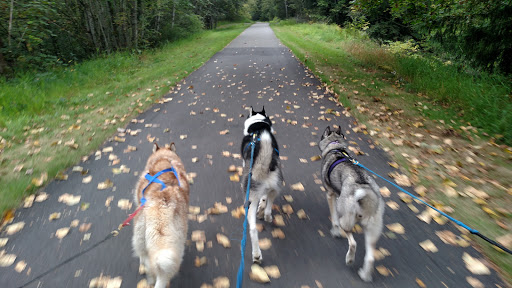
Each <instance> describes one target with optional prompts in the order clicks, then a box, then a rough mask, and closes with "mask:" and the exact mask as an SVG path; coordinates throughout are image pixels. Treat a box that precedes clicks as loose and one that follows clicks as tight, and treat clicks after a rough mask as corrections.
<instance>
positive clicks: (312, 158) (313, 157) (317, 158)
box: [309, 155, 322, 162]
mask: <svg viewBox="0 0 512 288" xmlns="http://www.w3.org/2000/svg"><path fill="white" fill-rule="evenodd" d="M321 159H322V156H320V155H315V156H312V157H311V158H309V160H311V162H315V161H318V160H321Z"/></svg>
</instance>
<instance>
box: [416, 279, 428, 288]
mask: <svg viewBox="0 0 512 288" xmlns="http://www.w3.org/2000/svg"><path fill="white" fill-rule="evenodd" d="M416 284H418V286H420V287H421V288H427V285H425V283H423V281H421V279H419V278H416Z"/></svg>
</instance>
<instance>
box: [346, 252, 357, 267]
mask: <svg viewBox="0 0 512 288" xmlns="http://www.w3.org/2000/svg"><path fill="white" fill-rule="evenodd" d="M355 256H356V253H350V251H349V252H347V256H346V257H345V264H347V265H352V264H354V259H355V258H356V257H355Z"/></svg>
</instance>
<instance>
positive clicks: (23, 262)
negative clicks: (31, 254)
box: [14, 260, 27, 273]
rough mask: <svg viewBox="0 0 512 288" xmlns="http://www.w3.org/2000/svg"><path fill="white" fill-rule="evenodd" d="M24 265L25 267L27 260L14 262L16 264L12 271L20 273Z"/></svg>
mask: <svg viewBox="0 0 512 288" xmlns="http://www.w3.org/2000/svg"><path fill="white" fill-rule="evenodd" d="M25 267H27V262H25V261H23V260H21V261H19V262H18V263H16V266H15V267H14V271H16V272H18V273H21V272H23V270H25Z"/></svg>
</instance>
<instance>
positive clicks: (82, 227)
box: [78, 223, 92, 233]
mask: <svg viewBox="0 0 512 288" xmlns="http://www.w3.org/2000/svg"><path fill="white" fill-rule="evenodd" d="M91 226H92V223H82V225H80V228H78V231H80V232H81V233H84V232H87V231H89V229H91Z"/></svg>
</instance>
